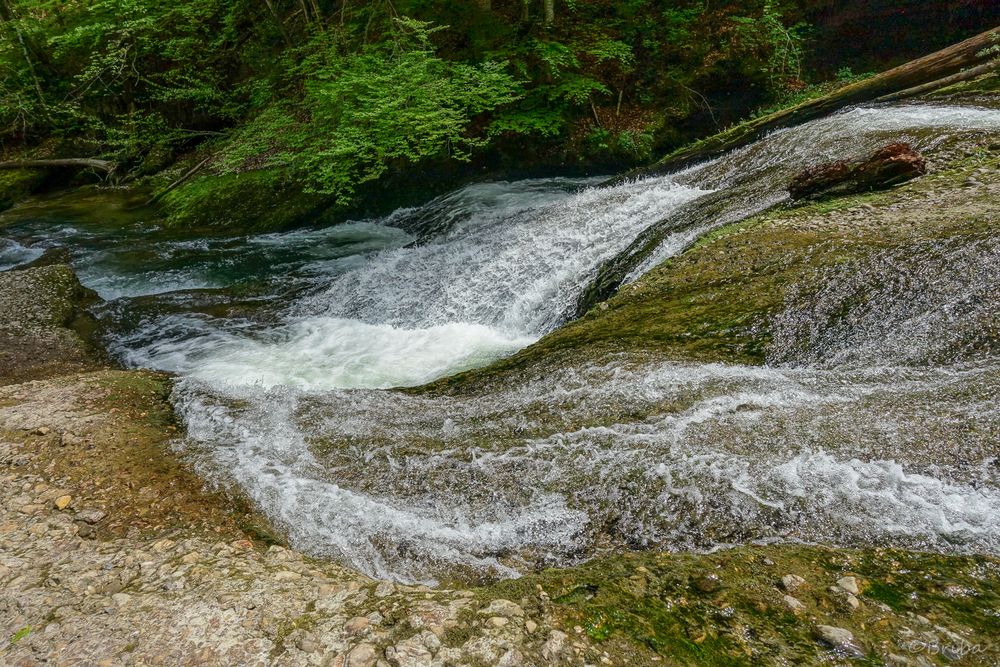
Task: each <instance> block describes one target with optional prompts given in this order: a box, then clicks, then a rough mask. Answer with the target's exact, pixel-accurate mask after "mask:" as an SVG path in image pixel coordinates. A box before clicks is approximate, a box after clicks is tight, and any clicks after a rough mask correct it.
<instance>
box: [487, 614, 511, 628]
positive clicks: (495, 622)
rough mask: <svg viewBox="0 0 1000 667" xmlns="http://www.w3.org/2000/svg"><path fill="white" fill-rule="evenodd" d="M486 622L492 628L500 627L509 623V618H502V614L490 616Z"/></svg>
mask: <svg viewBox="0 0 1000 667" xmlns="http://www.w3.org/2000/svg"><path fill="white" fill-rule="evenodd" d="M486 622H487V623H488V624H489V625H490V626H492V627H494V628H502V627H503V626H505V625H507V624H508V623H510V619H508V618H504V617H503V616H492V617H491V618H490V619H489V620H487V621H486Z"/></svg>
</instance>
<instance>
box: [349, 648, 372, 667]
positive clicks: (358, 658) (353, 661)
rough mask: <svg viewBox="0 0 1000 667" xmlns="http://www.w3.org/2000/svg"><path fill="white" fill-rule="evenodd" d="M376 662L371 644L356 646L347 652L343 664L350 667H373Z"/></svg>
mask: <svg viewBox="0 0 1000 667" xmlns="http://www.w3.org/2000/svg"><path fill="white" fill-rule="evenodd" d="M376 660H377V657H376V653H375V647H374V646H372V645H371V644H358V645H357V646H355V647H354V648H352V649H351V650H350V652H348V654H347V662H346V663H345V664H347V665H350V666H351V667H375V661H376Z"/></svg>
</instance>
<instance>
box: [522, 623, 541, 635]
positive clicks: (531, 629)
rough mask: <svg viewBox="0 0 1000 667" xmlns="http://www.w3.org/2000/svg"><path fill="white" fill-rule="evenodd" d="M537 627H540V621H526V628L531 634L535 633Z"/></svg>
mask: <svg viewBox="0 0 1000 667" xmlns="http://www.w3.org/2000/svg"><path fill="white" fill-rule="evenodd" d="M537 629H538V623H535V622H534V621H525V622H524V630H525V631H526V632H527V633H528V634H529V635H530V634H533V633H534V632H535V630H537Z"/></svg>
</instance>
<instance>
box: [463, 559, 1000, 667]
mask: <svg viewBox="0 0 1000 667" xmlns="http://www.w3.org/2000/svg"><path fill="white" fill-rule="evenodd" d="M789 574H792V575H796V576H798V577H801V579H802V580H803V583H802V584H801V585H800V586H799V587H798V588H795V589H794V590H788V589H787V588H786V587H785V586H784V585H783V583H782V578H783V577H784V576H785V575H789ZM843 577H853V578H854V581H855V582H857V585H858V588H859V589H860V590H859V591H858V593H857V595H856V596H849V595H848V591H847V590H845V589H842V588H840V587H839V585H838V582H839V581H840V580H841V579H842V578H843ZM998 581H1000V561H997V560H996V559H994V558H990V557H986V556H951V555H937V554H929V553H920V552H912V551H905V550H901V549H863V550H852V549H839V548H832V547H825V546H805V545H770V546H744V547H738V548H735V549H731V550H723V551H719V552H716V553H712V554H693V553H678V554H669V553H625V554H620V555H612V556H606V557H603V558H599V559H597V560H594V561H591V562H590V563H587V564H585V565H581V566H578V567H573V568H567V569H551V570H545V571H543V572H540V573H538V574H532V575H528V576H526V577H523V578H520V579H516V580H512V581H504V582H501V583H498V584H495V585H493V586H490V587H487V588H485V589H481V590H480V591H479V593H478V594H479V597H480V603H481V605H482V606H486V605H487V604H488V603H489V601H490V600H493V599H498V598H500V599H510V600H518V601H520V602H521V604H522V605H523V606H524V607H525V610H526V611H527V612H528V613H529V614H530V615H531V616H533V617H536V616H541V615H542V613H543V610H544V611H547V612H549V613H551V615H552V617H553V620H554V621H555V622H556V623H555V624H558V625H559V626H561V627H563V628H573V629H574V632H575V633H576V635H577V636H579V637H583V636H586V637H587V638H588V639H589V640H591V642H593V645H594V647H595V648H596V650H597V651H601V650H603V651H605V652H606V653H607V654H610V655H613V656H615V657H616V658H617V659H618V661H616V662H615V664H630V665H656V664H660V665H663V664H666V665H792V664H800V665H814V664H838V665H839V664H868V665H881V664H897V663H895V662H893V660H894V658H892V656H898V655H907V656H913V657H915V656H918V655H922V656H924V657H927V658H930V659H931V660H930V662H920V663H916V662H914V663H913V664H939V663H938V661H937V660H936V658H940V657H942V655H943V654H942V651H943V650H948V651H950V652H951V653H952V654H954V655H955V656H958V655H965V656H966V660H965V661H963V662H959V663H956V664H995V662H993V661H995V660H996V659H997V656H998V647H997V645H996V643H995V642H994V641H993V639H992V638H993V637H994V636H995V634H996V632H997V631H998V630H1000V622H998V619H997V617H996V616H995V615H994V614H991V613H989V612H988V610H989V609H991V608H995V605H996V604H997V602H998V597H997V583H998ZM789 594H792V595H793V596H794V600H792V601H791V603H790V602H789V600H788V599H787V598H786V596H788V595H789ZM548 600H551V603H548V602H547V601H548ZM819 625H827V626H833V627H836V628H844V629H846V630H848V631H850V632H851V633H852V634H853V635H854V639H855V643H856V644H857V645H858V646H859V647H860V649H861V655H856V656H849V655H845V654H843V653H841V652H840V651H838V650H836V649H833V648H831V647H830V646H828V645H825V644H824V643H823V641H822V640H820V639H818V638H817V634H816V631H815V630H816V627H817V626H819ZM540 639H541V638H540ZM586 658H589V659H590V660H589V662H591V663H592V664H596V663H597V662H598V659H597V655H596V654H595V655H587V656H586ZM560 664H562V663H560ZM899 664H911V663H909V662H900V663H899Z"/></svg>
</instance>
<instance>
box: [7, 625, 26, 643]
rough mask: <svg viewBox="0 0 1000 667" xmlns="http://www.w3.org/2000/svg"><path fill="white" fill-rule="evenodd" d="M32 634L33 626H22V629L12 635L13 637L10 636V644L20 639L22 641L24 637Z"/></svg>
mask: <svg viewBox="0 0 1000 667" xmlns="http://www.w3.org/2000/svg"><path fill="white" fill-rule="evenodd" d="M30 634H31V628H30V627H23V628H21V629H20V630H18V631H17V632H15V633H14V634H13V635H12V636H11V638H10V644H11V646H13V645H14V644H16V643H18V642H19V641H21V640H22V639H24V638H25V637H27V636H28V635H30Z"/></svg>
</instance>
